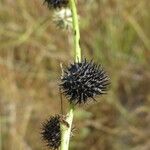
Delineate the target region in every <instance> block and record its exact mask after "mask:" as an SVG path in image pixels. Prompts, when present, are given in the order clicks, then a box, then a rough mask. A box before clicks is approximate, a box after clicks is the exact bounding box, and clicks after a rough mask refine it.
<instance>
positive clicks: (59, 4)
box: [44, 0, 69, 9]
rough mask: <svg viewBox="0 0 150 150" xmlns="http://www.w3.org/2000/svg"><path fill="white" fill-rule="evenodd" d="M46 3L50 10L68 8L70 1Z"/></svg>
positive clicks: (52, 0)
mask: <svg viewBox="0 0 150 150" xmlns="http://www.w3.org/2000/svg"><path fill="white" fill-rule="evenodd" d="M44 3H47V5H48V7H49V8H54V9H57V8H62V7H67V5H68V3H69V0H45V1H44Z"/></svg>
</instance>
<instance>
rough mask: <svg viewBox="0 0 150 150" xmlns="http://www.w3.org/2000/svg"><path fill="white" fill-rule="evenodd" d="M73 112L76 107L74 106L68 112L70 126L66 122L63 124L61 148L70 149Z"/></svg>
mask: <svg viewBox="0 0 150 150" xmlns="http://www.w3.org/2000/svg"><path fill="white" fill-rule="evenodd" d="M73 112H74V107H73V106H72V107H71V108H70V110H69V112H68V114H67V116H66V117H67V118H66V122H67V123H68V124H69V127H68V126H66V125H65V124H61V147H60V149H61V150H68V149H69V141H70V136H71V126H72V121H73Z"/></svg>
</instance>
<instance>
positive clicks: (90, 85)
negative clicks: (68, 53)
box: [60, 59, 110, 104]
mask: <svg viewBox="0 0 150 150" xmlns="http://www.w3.org/2000/svg"><path fill="white" fill-rule="evenodd" d="M109 80H110V79H109V77H108V75H107V74H106V72H105V71H104V70H103V69H102V68H101V67H100V66H99V65H96V64H95V63H94V62H92V61H90V62H87V61H86V59H85V60H82V61H81V62H74V63H73V64H71V65H70V66H69V67H67V68H66V70H65V71H64V74H63V75H62V77H61V84H60V87H61V89H62V90H63V93H64V94H65V95H66V96H67V98H68V99H69V101H70V103H74V104H81V103H86V102H87V101H89V100H90V99H89V98H92V99H94V97H95V96H97V95H101V94H104V93H106V92H107V90H108V86H109V84H110V82H109ZM94 100H95V99H94Z"/></svg>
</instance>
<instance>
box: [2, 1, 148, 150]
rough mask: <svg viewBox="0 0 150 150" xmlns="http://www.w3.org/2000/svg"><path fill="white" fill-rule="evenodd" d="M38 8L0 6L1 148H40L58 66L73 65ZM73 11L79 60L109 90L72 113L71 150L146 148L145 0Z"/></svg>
mask: <svg viewBox="0 0 150 150" xmlns="http://www.w3.org/2000/svg"><path fill="white" fill-rule="evenodd" d="M42 3H43V1H42V0H32V1H28V0H0V131H1V132H0V150H42V149H46V147H45V146H44V144H43V143H42V142H41V139H40V134H39V133H40V126H41V122H42V121H43V120H45V119H46V118H47V117H48V116H49V115H52V114H55V113H59V111H60V98H59V91H58V82H59V78H60V73H61V70H60V67H59V64H60V62H63V63H64V64H67V63H69V62H72V60H73V58H72V52H71V45H70V41H69V40H68V33H67V32H65V31H62V30H60V29H58V28H56V26H55V25H54V23H53V22H52V12H51V11H49V10H48V9H46V7H45V6H43V5H42ZM78 9H79V14H80V26H81V46H82V49H83V55H84V57H87V58H89V59H91V58H94V60H95V61H96V62H98V63H102V64H103V66H104V67H105V68H106V69H107V71H108V72H109V74H110V76H111V82H112V85H111V90H110V91H109V93H108V94H107V95H106V96H103V97H100V98H98V99H97V100H98V101H99V103H94V104H90V105H87V106H85V107H84V109H80V108H79V109H78V110H77V111H76V116H75V120H76V121H75V127H76V131H75V133H74V135H75V136H74V137H73V138H72V140H71V148H70V149H72V150H77V149H78V150H80V149H87V150H149V149H150V67H149V65H150V28H149V27H150V3H149V0H132V1H131V0H82V1H79V4H78ZM64 100H65V99H64Z"/></svg>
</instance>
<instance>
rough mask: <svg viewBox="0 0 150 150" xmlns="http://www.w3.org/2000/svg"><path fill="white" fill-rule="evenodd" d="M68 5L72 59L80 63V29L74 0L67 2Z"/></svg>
mask: <svg viewBox="0 0 150 150" xmlns="http://www.w3.org/2000/svg"><path fill="white" fill-rule="evenodd" d="M69 5H70V9H71V12H72V24H73V39H74V58H75V61H76V62H80V61H81V48H80V28H79V20H78V14H77V8H76V3H75V0H69Z"/></svg>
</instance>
